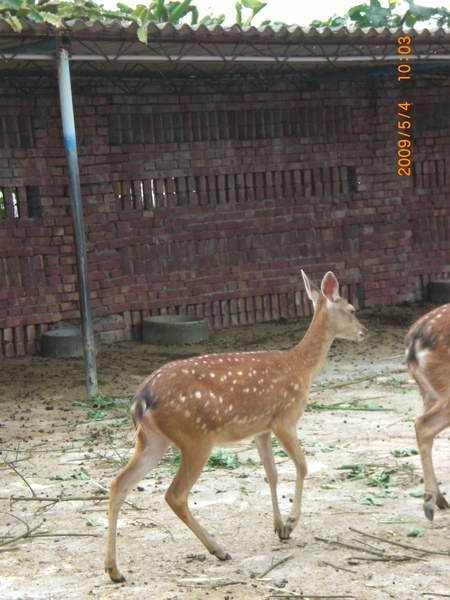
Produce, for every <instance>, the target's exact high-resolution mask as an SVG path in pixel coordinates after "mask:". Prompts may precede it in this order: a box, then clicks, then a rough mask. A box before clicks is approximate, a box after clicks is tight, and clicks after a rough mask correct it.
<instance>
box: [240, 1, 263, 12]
mask: <svg viewBox="0 0 450 600" xmlns="http://www.w3.org/2000/svg"><path fill="white" fill-rule="evenodd" d="M242 6H243V7H244V8H250V9H251V10H256V11H258V12H259V11H260V10H262V9H263V8H264V7H265V6H267V2H259V0H242Z"/></svg>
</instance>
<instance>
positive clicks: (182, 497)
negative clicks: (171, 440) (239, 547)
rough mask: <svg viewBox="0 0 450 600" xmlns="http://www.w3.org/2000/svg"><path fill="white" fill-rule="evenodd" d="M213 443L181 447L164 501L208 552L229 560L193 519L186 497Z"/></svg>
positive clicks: (208, 534) (224, 552)
mask: <svg viewBox="0 0 450 600" xmlns="http://www.w3.org/2000/svg"><path fill="white" fill-rule="evenodd" d="M212 448H213V445H212V444H210V443H209V442H208V443H206V442H205V441H204V440H203V441H201V442H199V443H197V444H195V443H189V444H186V445H184V447H181V462H180V466H179V468H178V472H177V474H176V475H175V478H174V480H173V481H172V483H171V484H170V487H169V489H168V490H167V493H166V501H167V504H168V505H169V506H170V508H171V509H172V510H173V512H174V513H175V514H176V515H177V517H179V518H180V519H181V520H182V521H183V523H185V524H186V525H187V526H188V527H189V529H190V530H191V531H192V532H193V533H194V534H195V535H196V536H197V537H198V539H199V540H200V541H201V542H202V544H203V545H204V546H205V548H206V549H207V550H208V552H209V553H210V554H213V555H214V556H216V557H217V558H218V559H220V560H229V559H230V558H231V556H230V555H229V554H228V552H226V551H225V550H224V549H223V548H222V546H220V545H219V544H218V543H217V541H216V540H215V539H214V537H213V536H212V535H211V534H210V533H208V532H207V531H206V529H204V528H203V527H202V526H201V525H200V523H199V522H198V521H197V520H196V519H194V517H193V516H192V514H191V511H190V510H189V506H188V497H189V492H190V491H191V489H192V486H193V485H194V483H195V482H196V481H197V479H198V478H199V477H200V473H201V472H202V469H203V467H204V466H205V463H206V461H207V460H208V457H209V455H210V453H211V450H212Z"/></svg>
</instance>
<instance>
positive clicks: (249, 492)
mask: <svg viewBox="0 0 450 600" xmlns="http://www.w3.org/2000/svg"><path fill="white" fill-rule="evenodd" d="M241 491H242V492H245V493H246V494H255V493H256V490H252V489H250V488H248V487H246V486H245V485H241Z"/></svg>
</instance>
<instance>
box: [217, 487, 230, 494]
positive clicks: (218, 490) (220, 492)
mask: <svg viewBox="0 0 450 600" xmlns="http://www.w3.org/2000/svg"><path fill="white" fill-rule="evenodd" d="M214 491H215V492H216V494H225V492H228V489H227V488H216V489H215V490H214Z"/></svg>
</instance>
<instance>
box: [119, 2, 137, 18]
mask: <svg viewBox="0 0 450 600" xmlns="http://www.w3.org/2000/svg"><path fill="white" fill-rule="evenodd" d="M117 8H118V9H119V10H120V11H122V12H123V13H125V14H127V15H131V13H132V12H133V9H132V8H130V7H129V6H127V5H126V4H122V2H118V3H117Z"/></svg>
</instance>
